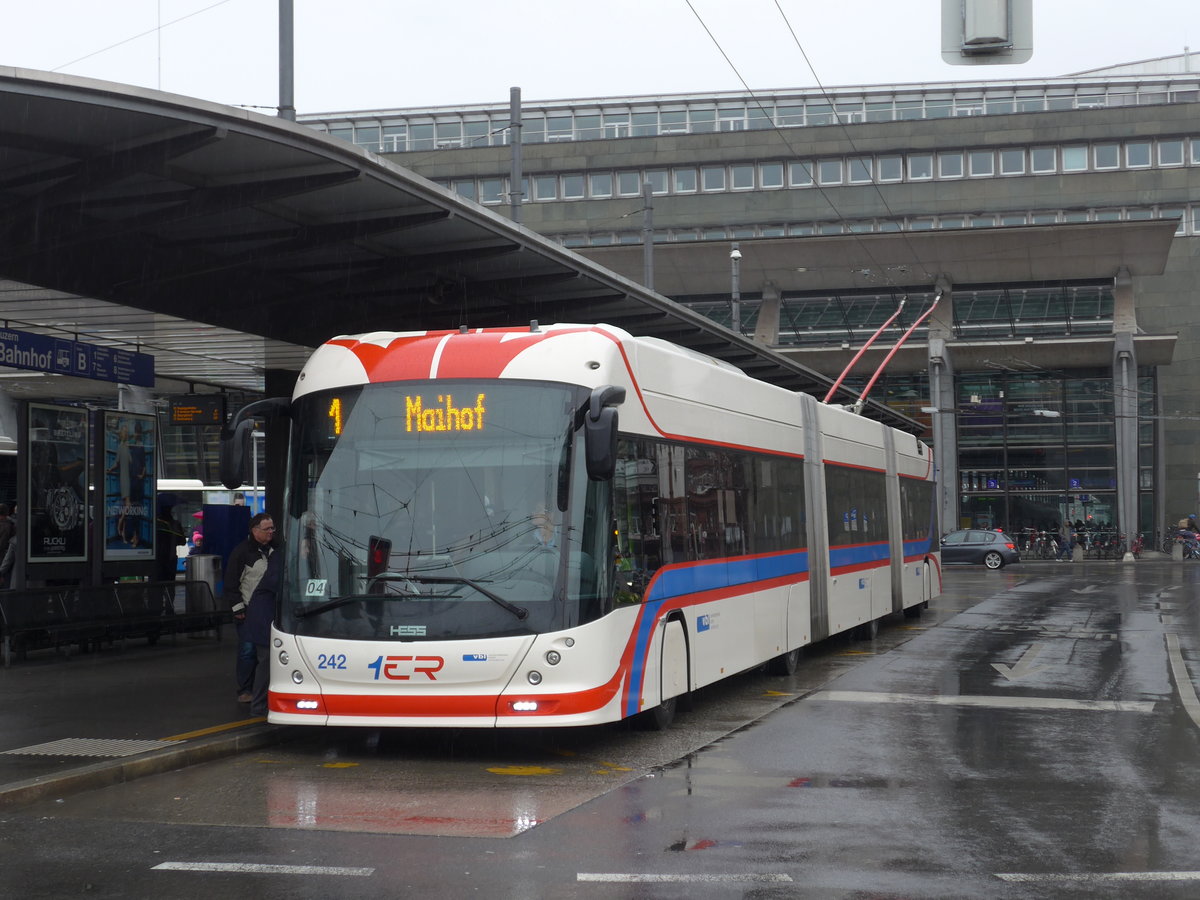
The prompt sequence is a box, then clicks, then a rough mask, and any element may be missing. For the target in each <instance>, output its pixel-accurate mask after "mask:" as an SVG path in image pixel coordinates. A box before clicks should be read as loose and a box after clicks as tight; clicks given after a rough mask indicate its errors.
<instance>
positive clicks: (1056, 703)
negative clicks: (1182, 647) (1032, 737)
mask: <svg viewBox="0 0 1200 900" xmlns="http://www.w3.org/2000/svg"><path fill="white" fill-rule="evenodd" d="M808 699H810V700H840V701H844V702H848V703H932V704H935V705H938V706H990V707H995V708H997V709H1075V710H1093V711H1099V712H1140V713H1148V712H1153V711H1154V701H1153V700H1068V699H1065V698H1058V697H999V696H996V697H986V696H980V695H971V694H961V695H954V696H942V695H940V694H897V693H884V692H876V691H817V692H816V693H815V694H812V695H811V696H810V697H809V698H808Z"/></svg>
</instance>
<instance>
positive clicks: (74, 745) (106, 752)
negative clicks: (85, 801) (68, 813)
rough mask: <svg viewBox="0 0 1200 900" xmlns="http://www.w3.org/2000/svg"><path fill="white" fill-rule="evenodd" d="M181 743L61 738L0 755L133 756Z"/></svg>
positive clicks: (6, 751) (3, 751) (5, 751)
mask: <svg viewBox="0 0 1200 900" xmlns="http://www.w3.org/2000/svg"><path fill="white" fill-rule="evenodd" d="M179 743H182V741H131V740H119V739H109V738H63V739H62V740H58V741H50V742H49V743H47V744H34V745H33V746H31V747H20V748H18V749H16V750H2V751H0V753H4V754H13V755H18V756H134V755H136V754H138V753H145V752H146V751H148V750H161V749H162V748H163V747H170V746H171V745H173V744H179Z"/></svg>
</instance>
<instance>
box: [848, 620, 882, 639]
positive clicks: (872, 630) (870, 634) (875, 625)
mask: <svg viewBox="0 0 1200 900" xmlns="http://www.w3.org/2000/svg"><path fill="white" fill-rule="evenodd" d="M878 634H879V620H878V619H872V620H871V621H870V622H863V623H862V624H861V625H859V626H858V627H857V628H856V629H854V636H855V637H856V638H858V639H859V640H860V641H873V640H875V637H876V635H878Z"/></svg>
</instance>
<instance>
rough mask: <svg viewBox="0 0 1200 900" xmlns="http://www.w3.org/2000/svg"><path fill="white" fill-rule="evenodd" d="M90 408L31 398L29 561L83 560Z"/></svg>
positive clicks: (84, 559)
mask: <svg viewBox="0 0 1200 900" xmlns="http://www.w3.org/2000/svg"><path fill="white" fill-rule="evenodd" d="M87 459H88V411H87V410H86V409H79V408H76V407H73V406H48V405H43V404H38V403H31V404H29V548H28V551H27V553H26V557H25V558H26V560H27V561H28V562H30V563H46V562H83V561H86V560H87V551H88V534H87V532H88V529H87V504H86V500H87V490H88V473H87Z"/></svg>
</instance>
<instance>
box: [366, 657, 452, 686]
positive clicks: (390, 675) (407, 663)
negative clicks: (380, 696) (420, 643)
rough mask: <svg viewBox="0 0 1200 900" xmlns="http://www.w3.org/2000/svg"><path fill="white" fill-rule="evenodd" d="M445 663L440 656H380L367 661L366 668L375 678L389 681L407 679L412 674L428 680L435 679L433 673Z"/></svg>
mask: <svg viewBox="0 0 1200 900" xmlns="http://www.w3.org/2000/svg"><path fill="white" fill-rule="evenodd" d="M445 664H446V660H444V659H443V658H442V657H440V656H380V657H377V658H376V659H375V662H370V663H367V668H368V669H372V670H374V672H375V680H376V681H378V680H379V679H380V677H381V676H382V677H383V678H387V679H389V680H391V681H408V680H409V679H410V678H412V677H413V676H414V675H424V676H426V677H427V678H428V679H429V680H430V681H437V676H436V675H435V674H434V673H435V672H438V671H440V670H441V668H442V666H444V665H445Z"/></svg>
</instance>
